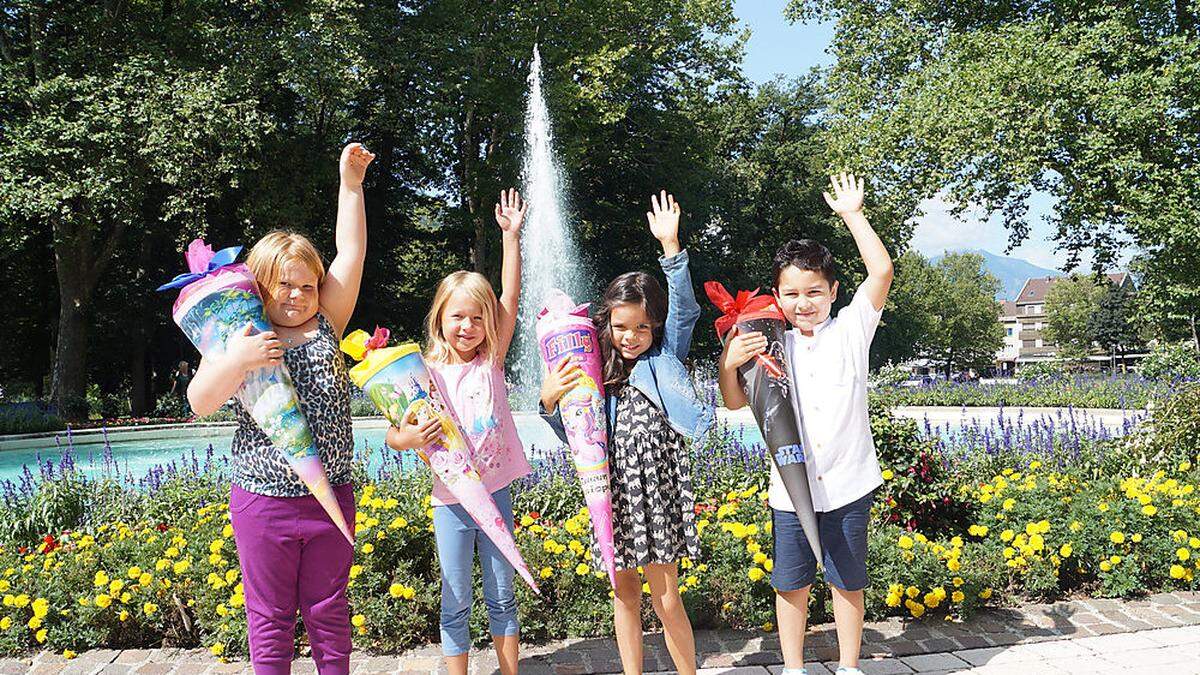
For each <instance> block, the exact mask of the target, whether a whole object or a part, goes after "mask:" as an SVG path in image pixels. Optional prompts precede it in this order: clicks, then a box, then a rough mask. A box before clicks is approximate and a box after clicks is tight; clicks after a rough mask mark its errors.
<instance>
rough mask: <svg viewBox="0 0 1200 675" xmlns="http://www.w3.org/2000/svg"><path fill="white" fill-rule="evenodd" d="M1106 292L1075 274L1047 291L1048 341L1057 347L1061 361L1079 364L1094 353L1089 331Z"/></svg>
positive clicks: (1058, 280)
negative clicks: (1078, 362)
mask: <svg viewBox="0 0 1200 675" xmlns="http://www.w3.org/2000/svg"><path fill="white" fill-rule="evenodd" d="M1104 292H1105V289H1104V287H1103V286H1101V285H1099V284H1098V283H1096V280H1095V278H1093V277H1090V276H1084V275H1081V274H1072V275H1070V276H1068V277H1065V278H1060V279H1055V280H1054V282H1053V283H1051V284H1050V288H1049V289H1048V290H1047V291H1046V329H1045V331H1044V332H1043V336H1044V337H1045V339H1046V340H1047V341H1049V342H1051V343H1053V344H1056V345H1058V354H1059V356H1060V357H1061V358H1064V359H1068V360H1078V359H1083V358H1085V357H1086V356H1087V355H1088V353H1089V352H1091V350H1092V341H1093V339H1094V338H1093V335H1092V332H1091V331H1090V330H1089V328H1090V326H1091V319H1092V315H1093V314H1095V312H1096V310H1098V309H1099V308H1100V300H1101V299H1102V298H1103V297H1104Z"/></svg>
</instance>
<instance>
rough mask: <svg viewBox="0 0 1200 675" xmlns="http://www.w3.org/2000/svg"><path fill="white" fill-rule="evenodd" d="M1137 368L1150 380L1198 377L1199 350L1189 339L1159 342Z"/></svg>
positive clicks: (1199, 376)
mask: <svg viewBox="0 0 1200 675" xmlns="http://www.w3.org/2000/svg"><path fill="white" fill-rule="evenodd" d="M1138 370H1139V371H1140V372H1141V374H1142V375H1143V376H1145V377H1147V378H1149V379H1152V380H1181V379H1183V380H1196V379H1200V352H1197V351H1196V346H1195V345H1194V344H1192V343H1191V342H1190V341H1184V342H1176V343H1171V342H1160V343H1158V344H1157V345H1155V346H1154V348H1153V349H1151V350H1150V353H1149V354H1148V355H1147V356H1146V358H1145V359H1143V360H1142V363H1141V364H1140V365H1139V367H1138Z"/></svg>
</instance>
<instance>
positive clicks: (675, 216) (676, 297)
mask: <svg viewBox="0 0 1200 675" xmlns="http://www.w3.org/2000/svg"><path fill="white" fill-rule="evenodd" d="M650 207H651V210H650V211H647V212H646V220H647V221H649V223H650V233H651V234H653V235H654V238H655V239H657V240H658V243H659V244H660V245H661V246H662V253H663V255H662V258H660V259H659V262H660V263H661V264H662V268H663V272H664V273H665V274H666V276H667V319H666V321H665V325H664V326H663V341H662V349H663V351H664V352H668V353H671V354H674V355H675V357H676V358H677V359H679V360H680V361H681V362H682V361H685V360H686V359H687V355H688V350H689V349H691V347H692V330H693V329H694V328H695V327H696V321H697V320H698V319H699V318H700V304H699V303H698V302H696V291H695V290H694V289H693V288H692V275H691V273H690V272H689V271H688V257H687V253H686V252H684V251H683V249H682V248H681V247H680V246H679V214H680V208H679V203H678V202H676V201H675V197H674V196H673V195H669V194H667V191H666V190H663V191H662V192H661V193H660V194H659V195H658V196H653V195H652V196H651V197H650Z"/></svg>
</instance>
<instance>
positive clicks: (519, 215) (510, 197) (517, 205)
mask: <svg viewBox="0 0 1200 675" xmlns="http://www.w3.org/2000/svg"><path fill="white" fill-rule="evenodd" d="M528 210H529V202H522V201H521V195H520V193H518V192H517V191H516V189H514V188H509V189H508V190H507V191H504V190H501V191H500V202H499V203H497V204H496V224H497V225H499V226H500V231H501V232H503V233H504V234H512V235H516V234H520V232H521V223H522V222H524V221H525V212H526V211H528Z"/></svg>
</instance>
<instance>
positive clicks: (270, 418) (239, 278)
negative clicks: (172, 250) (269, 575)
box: [158, 239, 354, 544]
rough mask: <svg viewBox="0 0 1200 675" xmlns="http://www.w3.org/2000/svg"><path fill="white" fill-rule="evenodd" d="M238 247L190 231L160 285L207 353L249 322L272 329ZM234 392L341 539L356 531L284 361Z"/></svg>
mask: <svg viewBox="0 0 1200 675" xmlns="http://www.w3.org/2000/svg"><path fill="white" fill-rule="evenodd" d="M241 250H242V247H241V246H233V247H230V248H225V249H221V250H220V251H218V252H216V253H214V252H213V250H212V247H211V246H209V245H207V244H205V243H204V241H203V240H202V239H196V240H194V241H192V243H191V245H190V246H188V250H187V252H186V253H185V254H184V258H186V259H187V263H188V270H189V273H187V274H180V275H179V276H177V277H175V278H174V279H172V280H171V281H169V282H167V283H165V284H163V285H162V286H160V287H159V288H158V290H160V291H163V290H167V289H171V288H179V289H181V290H180V291H179V297H178V298H177V299H176V300H175V306H174V308H173V309H172V311H171V318H172V319H174V320H175V323H176V324H178V325H179V327H180V328H181V329H182V330H183V333H184V334H185V335H187V337H188V339H189V340H191V342H192V344H193V345H195V347H196V349H198V350H200V353H201V354H202V355H204V356H205V357H206V358H217V357H220V356H221V355H222V354H224V353H225V346H226V343H227V342H228V341H229V338H230V336H232V335H233V334H234V333H235V332H236V331H241V330H244V329H245V327H246V324H248V323H249V324H253V325H254V330H255V331H256V332H263V331H269V330H271V324H270V322H269V321H268V320H267V312H266V308H265V307H263V303H262V298H261V297H259V293H258V284H257V283H256V282H255V280H254V275H252V274H251V273H250V269H249V268H247V267H246V266H245V265H243V264H236V263H234V261H235V260H236V259H237V256H238V253H240V252H241ZM234 397H235V398H236V399H237V400H238V402H239V403H241V404H242V406H243V407H245V408H246V410H247V411H248V412H249V413H250V416H251V417H252V418H253V419H254V422H255V423H256V424H258V426H259V427H260V428H261V429H262V430H263V433H265V434H266V435H267V438H269V439H271V443H272V444H273V445H274V446H275V449H276V450H278V451H279V452H280V454H282V455H283V457H284V459H285V460H287V463H288V466H290V467H291V468H292V471H295V472H296V475H297V476H299V477H300V480H302V481H303V482H304V485H305V486H307V487H308V489H309V491H310V492H312V494H313V496H314V497H316V499H317V502H318V503H320V504H321V506H322V508H324V509H325V512H326V513H328V514H329V518H330V519H331V520H332V521H333V523H334V524H335V525H337V527H338V529H339V530H341V532H342V535H343V536H345V537H346V541H348V542H350V543H351V544H353V543H354V533H353V532H352V531H351V530H350V527H349V525H348V524H347V523H346V517H345V515H344V514H343V513H342V509H341V507H340V506H338V502H337V497H336V496H335V495H334V493H333V488H332V487H331V486H330V485H329V478H328V476H326V475H325V467H324V466H323V465H322V464H321V458H320V456H319V455H318V453H317V446H316V443H315V441H314V440H313V435H312V431H311V430H310V429H309V426H308V420H306V419H305V418H304V413H303V412H301V411H300V401H299V399H298V398H297V397H296V387H295V386H294V385H293V384H292V376H291V374H290V373H288V370H287V366H285V365H283V364H280V365H278V366H270V367H267V368H259V369H258V370H254V371H251V372H249V373H247V374H246V378H245V380H244V381H243V382H242V386H241V387H240V388H239V389H238V390H237V392H236V393H235V394H234Z"/></svg>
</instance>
